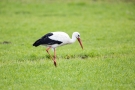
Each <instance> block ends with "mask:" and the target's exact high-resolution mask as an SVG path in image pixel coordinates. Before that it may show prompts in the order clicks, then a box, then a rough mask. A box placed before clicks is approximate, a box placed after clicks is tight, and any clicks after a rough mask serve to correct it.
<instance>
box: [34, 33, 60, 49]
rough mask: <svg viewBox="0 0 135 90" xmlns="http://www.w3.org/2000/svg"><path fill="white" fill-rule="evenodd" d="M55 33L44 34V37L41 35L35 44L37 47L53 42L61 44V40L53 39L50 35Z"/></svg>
mask: <svg viewBox="0 0 135 90" xmlns="http://www.w3.org/2000/svg"><path fill="white" fill-rule="evenodd" d="M52 35H53V33H48V34H46V35H44V36H43V37H41V38H40V39H38V40H37V41H36V42H35V43H34V44H33V46H35V47H37V46H39V45H43V44H44V45H53V44H61V43H62V42H61V41H57V40H52V39H50V38H49V37H50V36H52Z"/></svg>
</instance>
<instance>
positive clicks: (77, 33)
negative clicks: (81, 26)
mask: <svg viewBox="0 0 135 90" xmlns="http://www.w3.org/2000/svg"><path fill="white" fill-rule="evenodd" d="M73 34H74V36H75V37H76V38H77V40H78V42H79V43H80V46H81V47H82V49H83V45H82V41H81V39H80V33H79V32H74V33H73Z"/></svg>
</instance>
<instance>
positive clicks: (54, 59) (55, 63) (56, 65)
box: [54, 48, 57, 67]
mask: <svg viewBox="0 0 135 90" xmlns="http://www.w3.org/2000/svg"><path fill="white" fill-rule="evenodd" d="M54 65H55V67H57V64H56V51H55V48H54Z"/></svg>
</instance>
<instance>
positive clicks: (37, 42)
mask: <svg viewBox="0 0 135 90" xmlns="http://www.w3.org/2000/svg"><path fill="white" fill-rule="evenodd" d="M39 45H41V39H39V40H37V41H36V42H35V43H33V46H35V47H37V46H39Z"/></svg>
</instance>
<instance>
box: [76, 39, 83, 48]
mask: <svg viewBox="0 0 135 90" xmlns="http://www.w3.org/2000/svg"><path fill="white" fill-rule="evenodd" d="M77 40H78V42H79V43H80V46H81V47H82V49H83V45H82V41H81V39H80V38H77Z"/></svg>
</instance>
